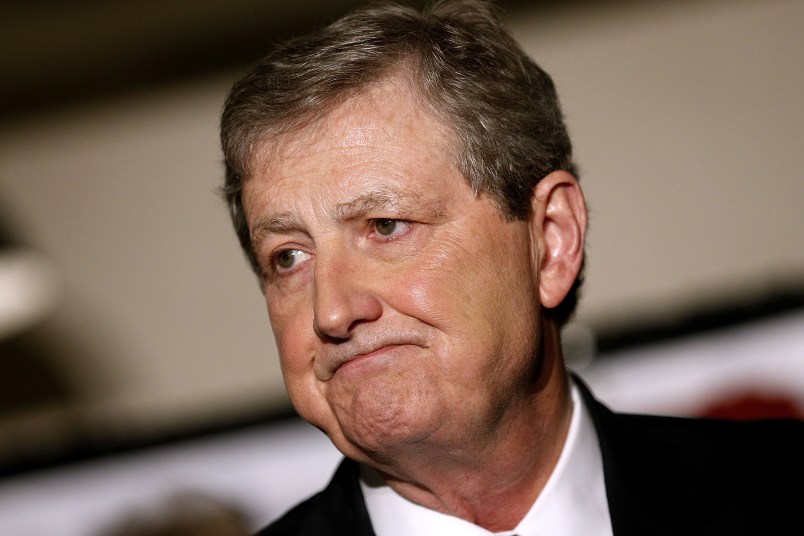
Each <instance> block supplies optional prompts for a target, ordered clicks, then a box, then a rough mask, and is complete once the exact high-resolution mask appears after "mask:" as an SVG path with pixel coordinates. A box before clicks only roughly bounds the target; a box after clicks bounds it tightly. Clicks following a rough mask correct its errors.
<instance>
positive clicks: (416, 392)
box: [329, 382, 445, 459]
mask: <svg viewBox="0 0 804 536" xmlns="http://www.w3.org/2000/svg"><path fill="white" fill-rule="evenodd" d="M440 402H441V400H440V399H439V391H438V390H435V389H432V388H430V386H427V385H422V384H421V383H416V384H415V385H413V386H412V387H411V386H404V387H403V386H399V385H385V384H384V382H370V383H369V385H361V386H359V387H358V388H356V389H355V390H354V391H353V392H352V393H350V396H349V397H348V400H347V401H346V402H345V403H344V404H333V406H332V407H333V410H334V416H335V419H336V421H337V423H338V428H339V430H338V432H339V433H337V434H329V435H330V438H332V439H333V442H335V444H336V446H338V447H339V449H340V450H341V451H342V452H344V454H345V455H347V456H349V457H355V456H354V454H353V452H347V450H351V449H355V450H357V451H358V452H360V453H362V454H364V455H365V456H368V457H371V458H373V459H376V458H385V457H386V456H391V455H392V454H393V453H395V452H398V451H399V450H400V449H410V447H412V446H414V445H417V444H424V443H426V442H427V441H428V439H429V438H431V437H432V436H433V434H434V433H435V432H436V431H437V430H438V429H439V428H440V427H441V424H442V420H443V416H444V415H445V412H442V411H440V410H439V408H440V407H441V404H440ZM334 435H339V436H340V435H342V436H343V438H344V440H345V441H346V442H347V443H348V446H345V447H346V448H341V446H340V445H339V443H338V441H336V440H335V437H333V436H334Z"/></svg>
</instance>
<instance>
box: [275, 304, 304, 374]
mask: <svg viewBox="0 0 804 536" xmlns="http://www.w3.org/2000/svg"><path fill="white" fill-rule="evenodd" d="M267 301H268V316H269V318H270V320H271V329H272V331H273V334H274V339H275V340H276V346H277V350H278V351H279V359H280V362H281V365H282V370H283V372H284V374H285V376H286V379H287V376H291V375H292V376H295V375H298V374H300V373H301V372H302V371H303V370H304V369H305V368H307V367H308V366H309V362H310V360H311V358H310V356H311V355H312V351H313V347H314V344H315V340H316V338H315V333H314V332H313V319H312V311H311V310H310V311H308V310H307V309H309V308H305V307H304V304H303V300H300V299H296V300H292V301H289V300H275V299H273V300H272V298H271V297H269V298H268V300H267Z"/></svg>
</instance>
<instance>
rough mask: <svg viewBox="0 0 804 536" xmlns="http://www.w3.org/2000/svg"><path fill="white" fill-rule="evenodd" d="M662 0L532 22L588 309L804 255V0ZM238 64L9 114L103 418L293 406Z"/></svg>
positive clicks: (90, 410) (41, 243)
mask: <svg viewBox="0 0 804 536" xmlns="http://www.w3.org/2000/svg"><path fill="white" fill-rule="evenodd" d="M601 4H602V3H601ZM642 4H648V3H624V4H622V5H620V7H619V8H618V9H617V10H615V11H613V12H611V11H609V12H606V10H604V9H603V8H596V7H595V8H585V9H584V10H583V11H576V12H572V13H569V12H556V13H552V12H551V13H546V14H539V13H535V12H534V13H531V12H523V13H515V14H514V15H515V16H514V17H513V20H512V24H513V27H514V30H515V33H516V34H517V36H518V37H519V38H520V40H521V42H522V43H523V44H524V46H525V47H526V48H527V50H528V51H529V52H531V53H532V55H533V56H534V57H535V58H536V59H537V61H539V63H541V64H542V66H543V67H545V69H546V70H548V71H549V72H550V73H552V74H553V76H554V79H555V81H556V84H557V86H558V89H559V92H560V94H561V96H562V100H563V103H564V107H565V112H566V116H567V122H568V124H569V127H570V130H571V133H572V135H573V138H574V140H575V146H576V155H577V159H578V161H579V163H580V165H581V170H582V175H583V178H582V181H583V184H584V187H585V190H586V193H587V196H588V201H589V204H590V207H591V235H590V243H589V249H588V255H589V261H588V279H587V287H586V291H585V296H584V298H583V303H582V307H581V311H580V316H579V318H580V319H581V320H582V321H584V322H589V323H594V324H603V323H613V322H618V321H620V320H623V321H626V320H629V319H634V318H638V317H644V316H645V315H659V314H662V313H664V312H666V311H668V310H672V309H674V308H676V307H678V306H685V305H688V304H690V303H692V304H694V303H706V302H707V301H709V300H713V299H718V298H719V297H720V295H721V293H722V292H726V291H729V292H733V293H737V294H740V293H743V292H749V291H750V292H756V291H757V288H759V289H760V290H761V289H762V288H763V287H764V286H765V285H770V284H774V283H777V282H779V281H784V280H787V281H791V280H792V281H796V280H797V281H801V274H802V268H804V248H803V247H802V235H803V234H804V218H802V212H801V208H800V206H801V203H802V201H804V186H802V182H801V169H802V168H804V161H802V146H801V142H802V139H804V114H803V113H802V106H801V104H802V102H801V93H802V88H804V73H803V71H802V61H801V52H800V51H801V50H804V37H802V33H801V27H802V23H803V22H804V4H802V3H801V2H797V1H795V0H776V1H763V2H749V1H731V2H725V1H722V2H718V1H710V2H683V3H661V7H656V5H658V4H660V3H650V4H651V5H653V6H654V7H643V6H642ZM233 77H234V74H231V75H226V76H220V77H214V78H210V79H207V80H201V81H198V83H196V84H192V85H185V86H181V87H173V88H170V89H165V90H163V91H159V92H154V93H152V94H141V95H139V96H138V97H135V98H134V97H132V98H127V99H125V100H119V101H115V102H106V103H103V104H98V105H96V106H90V107H84V108H81V109H77V110H72V111H68V112H64V113H60V114H54V115H51V116H48V117H43V118H40V119H36V120H31V121H29V122H27V123H26V124H18V125H15V126H13V127H11V126H7V127H5V128H3V129H2V130H0V210H3V211H5V213H6V214H5V216H6V218H5V219H8V220H10V222H11V223H12V224H13V225H14V227H15V228H17V229H18V230H19V231H20V232H21V235H22V238H23V239H25V240H27V241H28V242H29V243H30V244H32V245H33V246H35V247H37V248H39V249H40V250H42V251H44V252H45V253H46V254H47V255H48V256H49V257H50V258H51V259H52V260H53V262H54V263H55V264H56V265H57V267H58V268H59V269H60V271H61V280H60V287H61V289H62V294H61V296H60V301H59V307H58V309H57V311H56V312H55V313H54V315H53V317H52V318H51V319H50V320H49V321H48V324H47V333H49V334H50V336H52V338H51V344H52V345H53V346H54V348H56V349H68V350H69V351H64V352H59V353H57V354H56V355H59V356H60V357H59V359H60V360H61V362H60V363H58V364H57V365H58V366H59V367H63V368H64V369H65V370H67V371H68V373H69V374H70V376H71V377H73V378H74V381H75V382H77V384H78V385H80V386H81V387H82V388H83V389H84V391H83V392H84V393H85V394H84V395H82V400H81V406H80V409H81V412H82V413H81V415H82V416H86V418H88V419H90V421H89V422H102V423H104V425H105V426H110V427H112V428H113V427H114V426H115V423H117V425H118V426H120V430H121V433H122V430H124V429H125V430H129V431H130V430H131V429H136V428H137V427H143V429H148V430H152V429H153V428H154V427H157V428H158V427H163V426H164V427H169V426H172V423H174V422H175V421H176V420H178V419H183V420H187V419H189V420H193V419H198V420H200V421H203V420H205V419H208V418H210V417H220V418H228V417H230V416H231V415H234V414H235V413H239V414H244V413H247V412H249V411H256V409H258V408H262V407H263V406H264V405H267V404H273V403H280V402H282V401H284V396H285V395H284V390H283V386H282V381H281V378H280V374H279V367H278V364H277V359H276V355H275V351H274V348H273V343H272V339H271V336H270V334H269V328H268V322H267V318H266V315H265V313H264V307H263V305H262V303H261V300H260V295H259V293H258V291H257V289H256V286H255V285H254V283H253V281H252V279H251V276H250V274H249V272H248V270H247V268H246V266H245V263H244V262H243V261H242V259H241V256H240V253H239V252H238V250H237V247H236V244H235V240H234V236H233V234H232V233H231V231H230V229H229V224H228V222H227V219H226V215H225V213H224V210H223V207H222V205H221V204H220V203H219V202H218V200H217V198H216V196H215V188H216V186H217V181H218V179H219V175H220V165H219V160H220V155H219V150H218V148H217V133H216V123H217V116H218V112H219V108H220V105H221V102H222V99H223V96H224V94H225V91H226V89H227V88H228V85H229V84H230V82H231V81H232V80H233ZM82 418H83V417H82ZM98 419H99V420H98ZM132 423H134V424H133V425H132Z"/></svg>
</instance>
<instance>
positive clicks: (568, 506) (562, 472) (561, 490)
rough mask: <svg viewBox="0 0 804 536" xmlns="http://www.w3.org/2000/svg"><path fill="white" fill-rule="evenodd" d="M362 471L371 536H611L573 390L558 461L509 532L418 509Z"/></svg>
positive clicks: (599, 469)
mask: <svg viewBox="0 0 804 536" xmlns="http://www.w3.org/2000/svg"><path fill="white" fill-rule="evenodd" d="M362 469H363V474H362V475H361V479H360V486H361V488H362V490H363V497H364V498H365V502H366V508H367V509H368V513H369V517H370V518H371V524H372V526H373V527H374V532H375V533H376V534H377V536H412V535H415V536H427V535H434V536H435V535H437V536H491V535H501V536H513V535H516V536H612V529H611V518H610V517H609V508H608V502H607V500H606V489H605V485H604V482H603V460H602V458H601V455H600V447H599V445H598V441H597V433H596V432H595V428H594V425H593V424H592V419H591V417H590V416H589V413H588V411H587V409H586V406H585V405H584V403H583V400H582V398H581V397H580V394H579V393H578V389H577V387H575V385H574V384H573V385H572V418H571V420H570V427H569V433H568V434H567V439H566V441H565V443H564V447H563V448H562V450H561V456H560V457H559V459H558V463H557V464H556V467H555V469H554V470H553V473H552V474H551V475H550V478H549V479H548V481H547V484H546V485H545V487H544V489H543V490H542V492H541V493H540V494H539V497H538V498H537V499H536V501H535V502H534V503H533V505H532V506H531V507H530V510H528V513H527V514H525V517H524V518H522V521H520V522H519V524H518V525H517V526H516V527H515V528H514V529H513V530H510V531H504V532H490V531H488V530H486V529H484V528H482V527H479V526H477V525H475V524H473V523H470V522H469V521H466V520H463V519H460V518H458V517H454V516H451V515H447V514H442V513H440V512H436V511H435V510H430V509H429V508H425V507H424V506H419V505H418V504H415V503H413V502H410V501H409V500H407V499H405V498H404V497H402V496H401V495H399V494H397V493H396V492H394V491H393V490H392V489H391V488H390V487H389V486H387V485H376V484H375V481H381V480H380V477H379V475H377V474H376V472H374V471H373V470H372V469H369V468H367V467H363V468H362ZM372 473H373V474H372ZM367 479H368V480H371V482H372V483H371V484H369V483H368V482H367Z"/></svg>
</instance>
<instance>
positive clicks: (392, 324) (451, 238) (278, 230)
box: [243, 79, 540, 460]
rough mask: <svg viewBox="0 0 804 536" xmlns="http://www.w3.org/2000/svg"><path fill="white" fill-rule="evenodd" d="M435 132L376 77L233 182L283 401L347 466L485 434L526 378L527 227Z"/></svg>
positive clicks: (532, 363) (529, 373) (533, 278)
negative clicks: (478, 186)
mask: <svg viewBox="0 0 804 536" xmlns="http://www.w3.org/2000/svg"><path fill="white" fill-rule="evenodd" d="M447 134H448V131H447V130H446V129H445V127H444V126H443V125H442V124H441V122H439V121H438V120H436V119H435V118H434V117H433V116H432V115H430V114H429V113H428V112H427V111H426V110H425V109H424V108H423V107H422V106H421V105H419V104H418V103H417V102H416V98H415V97H414V96H412V94H411V91H410V90H409V86H408V85H407V83H406V82H405V81H404V80H402V79H391V80H387V81H385V82H383V83H381V84H378V85H376V86H372V87H371V88H369V89H367V90H366V91H364V92H363V93H361V94H359V95H357V96H355V97H352V98H351V99H349V100H348V101H346V102H345V103H343V104H342V105H340V106H339V107H338V108H336V109H335V110H334V111H333V112H332V113H330V114H329V115H328V116H327V117H326V118H325V119H324V120H323V122H321V123H320V124H318V125H315V126H314V127H312V128H308V129H306V130H305V131H303V132H301V133H299V134H296V135H293V136H289V137H286V138H283V139H281V140H280V143H278V144H277V143H274V144H273V145H271V146H266V147H264V148H263V150H262V151H261V152H260V153H259V155H258V157H257V158H256V159H255V164H256V165H255V172H254V173H253V176H252V177H251V178H250V179H249V180H248V181H247V182H246V184H245V187H244V191H243V200H244V207H245V211H246V214H247V218H248V222H249V227H250V229H251V232H252V235H253V237H254V247H255V251H256V255H257V258H258V259H259V262H260V264H261V267H262V270H263V273H264V276H263V287H264V293H265V298H266V302H267V305H268V311H269V314H270V318H271V325H272V327H273V331H274V335H275V337H276V341H277V345H278V348H279V355H280V357H281V362H282V369H283V374H284V377H285V383H286V385H287V388H288V391H289V393H290V397H291V399H292V401H293V404H294V405H295V407H296V409H297V410H298V412H299V413H300V415H301V416H302V417H303V418H305V419H306V420H308V421H309V422H311V423H312V424H314V425H316V426H318V427H319V428H322V429H323V430H324V431H325V432H326V433H327V434H328V435H329V436H330V438H331V439H332V440H333V442H334V443H335V445H336V446H337V447H338V448H339V449H340V450H341V451H342V452H344V453H345V454H346V455H348V456H350V457H353V458H356V459H359V460H367V459H368V457H369V456H371V457H372V458H373V459H377V458H378V457H384V456H388V457H393V456H394V453H397V452H402V450H401V449H411V448H415V447H416V446H421V447H427V446H429V445H439V446H442V447H443V446H445V445H453V444H454V445H460V444H464V443H463V441H464V440H466V439H469V438H470V437H469V436H475V437H482V436H483V435H484V434H485V435H488V434H490V433H493V431H494V430H495V428H496V427H497V426H498V425H499V421H500V418H501V416H502V415H504V413H505V411H506V408H507V406H509V405H511V404H515V403H518V401H521V396H520V395H524V393H526V392H527V391H528V389H529V388H530V385H529V381H530V380H531V379H532V378H533V377H534V375H535V374H534V369H535V367H536V366H537V363H536V359H535V356H536V354H537V351H536V350H537V346H538V333H539V329H538V328H539V325H538V322H539V320H538V318H539V303H538V298H537V297H538V290H537V283H538V282H537V280H538V269H537V268H536V266H537V259H539V256H540V254H539V252H538V251H536V247H537V246H536V244H537V241H536V239H535V237H534V232H533V228H532V226H531V225H529V222H527V221H524V222H523V221H515V222H506V221H504V220H503V219H502V218H501V216H500V215H499V213H498V211H497V209H496V207H495V205H494V204H493V202H492V201H491V200H490V199H489V198H488V197H486V196H485V195H482V194H479V195H475V193H474V192H473V191H472V189H471V187H470V186H469V185H468V183H467V180H466V179H465V178H464V177H463V175H462V174H461V173H460V172H459V171H458V170H457V169H456V168H455V166H454V165H453V164H452V162H453V160H454V158H453V157H452V155H453V154H454V153H453V152H452V150H451V149H452V147H451V144H450V143H449V141H448V139H447ZM260 155H261V156H260Z"/></svg>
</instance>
